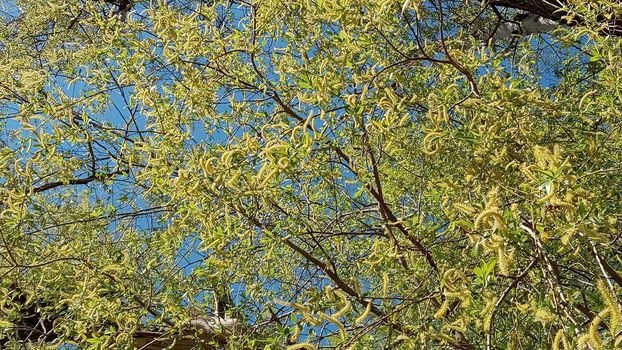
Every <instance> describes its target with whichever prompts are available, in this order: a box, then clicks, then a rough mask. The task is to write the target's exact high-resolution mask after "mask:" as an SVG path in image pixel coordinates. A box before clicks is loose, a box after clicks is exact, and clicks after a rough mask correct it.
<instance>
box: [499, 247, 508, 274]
mask: <svg viewBox="0 0 622 350" xmlns="http://www.w3.org/2000/svg"><path fill="white" fill-rule="evenodd" d="M509 260H510V259H508V256H507V254H505V251H504V250H503V248H502V247H499V248H497V262H498V263H497V266H499V271H500V272H501V274H502V275H506V276H507V275H509V274H510V261H509Z"/></svg>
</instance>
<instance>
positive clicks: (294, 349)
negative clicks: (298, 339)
mask: <svg viewBox="0 0 622 350" xmlns="http://www.w3.org/2000/svg"><path fill="white" fill-rule="evenodd" d="M301 349H305V350H317V348H316V347H315V346H313V345H311V344H309V343H300V344H296V345H290V346H288V347H287V348H285V350H301Z"/></svg>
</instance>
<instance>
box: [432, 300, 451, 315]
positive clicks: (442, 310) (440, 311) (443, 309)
mask: <svg viewBox="0 0 622 350" xmlns="http://www.w3.org/2000/svg"><path fill="white" fill-rule="evenodd" d="M448 309H449V299H445V300H444V301H443V303H442V304H441V307H440V308H439V309H438V310H436V312H435V313H434V318H436V319H438V318H443V317H445V313H447V310H448Z"/></svg>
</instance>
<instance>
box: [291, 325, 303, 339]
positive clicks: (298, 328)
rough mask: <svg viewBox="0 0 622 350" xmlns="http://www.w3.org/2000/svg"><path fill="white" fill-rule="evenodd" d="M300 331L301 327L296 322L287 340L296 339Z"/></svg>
mask: <svg viewBox="0 0 622 350" xmlns="http://www.w3.org/2000/svg"><path fill="white" fill-rule="evenodd" d="M301 331H302V327H301V326H300V325H299V324H297V325H296V327H294V333H292V335H291V336H290V337H289V340H290V341H291V342H296V341H298V337H299V336H300V332H301Z"/></svg>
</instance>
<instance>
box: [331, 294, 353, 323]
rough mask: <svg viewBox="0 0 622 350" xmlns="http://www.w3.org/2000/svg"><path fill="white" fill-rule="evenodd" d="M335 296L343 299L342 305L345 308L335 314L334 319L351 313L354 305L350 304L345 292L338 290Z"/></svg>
mask: <svg viewBox="0 0 622 350" xmlns="http://www.w3.org/2000/svg"><path fill="white" fill-rule="evenodd" d="M335 294H337V295H338V296H339V299H341V305H343V307H342V308H341V309H339V311H337V312H335V313H334V314H333V317H335V318H337V317H341V316H343V315H345V314H347V313H348V312H350V310H352V304H351V303H350V301H349V300H348V297H347V296H346V295H345V293H344V292H342V291H340V290H336V291H335Z"/></svg>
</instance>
